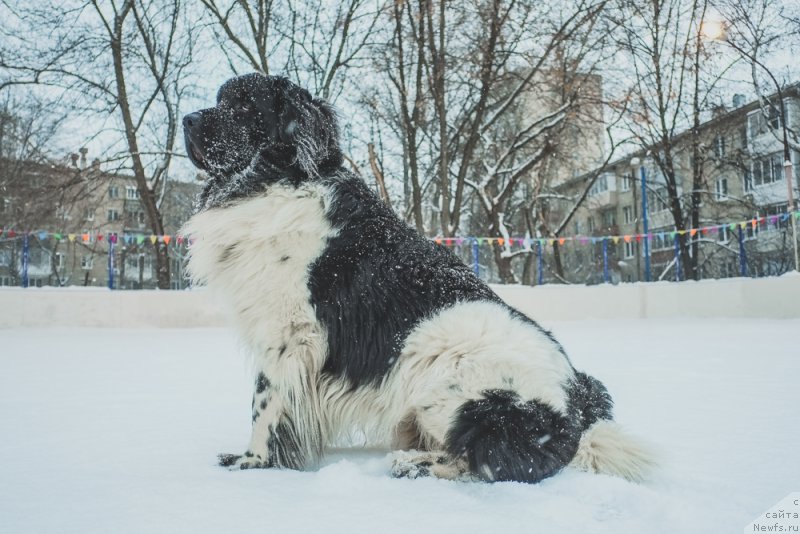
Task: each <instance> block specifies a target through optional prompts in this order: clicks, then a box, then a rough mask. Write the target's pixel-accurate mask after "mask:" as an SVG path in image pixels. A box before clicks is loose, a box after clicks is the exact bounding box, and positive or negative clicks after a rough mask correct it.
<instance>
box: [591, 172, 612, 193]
mask: <svg viewBox="0 0 800 534" xmlns="http://www.w3.org/2000/svg"><path fill="white" fill-rule="evenodd" d="M605 191H608V175H606V174H601V175H600V176H598V177H597V179H596V180H595V181H594V183H593V184H592V187H591V188H590V189H589V196H590V197H593V196H595V195H599V194H600V193H603V192H605Z"/></svg>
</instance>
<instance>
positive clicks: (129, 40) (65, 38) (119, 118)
mask: <svg viewBox="0 0 800 534" xmlns="http://www.w3.org/2000/svg"><path fill="white" fill-rule="evenodd" d="M13 15H14V16H15V17H16V21H15V24H14V28H15V33H14V38H13V40H9V46H8V47H3V48H2V51H0V69H2V70H3V71H4V72H5V73H8V76H7V77H6V78H5V79H3V80H2V82H1V83H2V85H0V87H3V86H13V85H36V86H45V87H48V88H49V91H50V92H51V93H56V94H58V95H60V96H62V97H63V98H62V101H67V100H69V101H70V102H71V104H72V107H73V109H75V110H80V111H81V112H82V113H84V114H86V115H88V116H94V117H103V116H108V117H113V118H114V119H115V121H116V122H117V123H118V124H119V125H120V126H119V127H118V128H114V130H113V135H114V139H113V142H112V143H111V145H112V146H120V145H121V146H124V149H119V148H117V149H116V153H113V152H112V153H110V154H109V157H108V158H107V159H108V160H112V161H118V162H120V167H121V168H123V169H125V170H126V171H128V172H132V174H133V176H134V177H135V179H136V184H137V188H138V191H139V195H140V197H141V203H142V205H143V207H144V210H145V212H146V214H147V219H148V221H149V226H150V229H151V231H152V232H153V233H154V234H157V235H161V234H164V223H163V217H162V213H161V204H162V202H163V199H164V192H165V191H166V183H167V181H168V176H169V169H170V165H171V163H172V158H173V156H174V154H175V153H174V149H175V141H176V137H177V132H178V128H179V122H178V121H179V120H180V119H179V117H178V107H179V104H180V101H181V98H182V97H183V96H184V94H185V91H186V87H185V83H184V82H185V78H186V76H187V67H188V66H189V64H190V61H191V57H192V56H191V53H192V46H193V44H194V37H193V32H191V31H189V23H188V19H187V13H186V8H185V6H184V5H183V3H182V2H181V0H149V1H145V0H125V1H122V2H117V1H110V2H103V3H100V2H98V1H96V0H91V1H90V2H88V3H86V2H78V1H74V2H47V3H46V4H45V3H42V2H38V3H36V4H35V5H31V6H23V7H19V9H18V10H17V11H16V12H14V13H13ZM43 35H48V36H49V38H46V39H45V38H43V37H42V36H43ZM108 134H109V132H108V131H106V132H105V135H108ZM154 247H155V252H156V271H157V277H158V287H159V288H162V289H167V288H169V280H170V275H169V269H170V265H169V258H168V255H167V247H166V245H165V244H163V243H160V242H157V243H155V244H154Z"/></svg>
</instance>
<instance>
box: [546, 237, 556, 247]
mask: <svg viewBox="0 0 800 534" xmlns="http://www.w3.org/2000/svg"><path fill="white" fill-rule="evenodd" d="M548 243H549V244H550V246H551V247H552V246H553V245H555V244H556V240H555V239H550V240H549V241H548Z"/></svg>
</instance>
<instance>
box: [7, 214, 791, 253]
mask: <svg viewBox="0 0 800 534" xmlns="http://www.w3.org/2000/svg"><path fill="white" fill-rule="evenodd" d="M790 216H794V217H795V219H799V220H800V211H795V212H792V213H783V214H780V215H768V216H763V217H754V218H752V219H747V220H744V221H737V222H732V223H726V224H716V225H711V226H702V227H700V228H692V229H689V230H679V231H678V230H673V231H666V232H651V233H648V234H623V235H605V236H585V235H577V236H569V237H558V238H536V237H508V238H502V237H436V238H432V239H433V241H435V242H436V243H438V244H440V245H447V246H453V245H463V244H465V243H469V244H478V245H483V244H487V245H493V244H495V243H496V244H498V245H500V246H503V245H509V246H513V245H520V246H522V247H525V248H528V247H530V245H532V244H536V243H538V244H539V245H545V244H549V245H550V246H553V245H554V244H555V243H556V242H557V243H558V244H559V245H564V244H565V243H567V242H577V243H579V244H582V245H587V244H590V243H592V244H595V243H600V242H603V241H611V242H613V243H614V244H617V243H619V242H620V241H623V242H626V243H630V242H632V241H635V242H641V241H642V240H643V239H648V240H650V241H652V240H653V239H656V238H658V239H662V240H663V239H665V238H666V237H670V238H672V239H675V237H676V236H678V235H685V234H689V235H690V236H691V237H695V236H696V235H697V234H700V235H702V236H706V235H708V234H710V233H712V232H717V233H721V232H724V231H725V230H726V229H728V230H736V229H737V228H741V229H742V230H745V229H747V228H748V227H750V228H752V229H753V230H757V229H759V228H760V227H764V226H766V227H769V225H773V226H774V227H776V228H777V227H778V226H779V225H780V224H781V223H784V222H786V221H787V220H789V217H790ZM26 235H27V236H35V237H37V238H38V239H39V240H40V241H44V240H46V239H49V238H54V239H55V240H56V241H61V240H65V239H66V240H67V241H69V242H70V243H74V242H79V243H99V242H102V241H104V240H105V241H108V242H109V243H113V244H118V243H119V244H123V243H124V244H126V245H134V244H135V245H142V244H144V243H146V242H150V244H152V245H155V244H156V243H163V244H164V245H170V244H174V245H178V246H180V245H184V244H186V245H191V244H192V242H193V239H192V238H191V237H189V236H184V235H179V234H176V235H144V234H122V235H119V234H116V233H100V232H83V233H60V232H49V231H44V230H42V231H37V232H18V231H16V230H14V229H10V228H9V229H5V228H0V238H7V239H14V238H17V237H24V236H26Z"/></svg>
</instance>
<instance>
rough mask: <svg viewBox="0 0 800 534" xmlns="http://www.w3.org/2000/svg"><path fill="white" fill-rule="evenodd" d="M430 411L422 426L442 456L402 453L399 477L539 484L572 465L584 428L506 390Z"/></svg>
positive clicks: (396, 465)
mask: <svg viewBox="0 0 800 534" xmlns="http://www.w3.org/2000/svg"><path fill="white" fill-rule="evenodd" d="M426 408H427V410H425V411H423V412H422V413H421V414H419V416H418V418H417V422H418V423H417V424H418V425H419V428H420V431H421V435H422V436H429V437H428V439H429V440H433V441H434V442H435V441H438V442H439V443H441V445H440V446H439V447H438V449H439V452H426V453H416V452H409V453H405V454H400V455H398V458H397V459H396V460H395V462H394V465H393V467H392V474H393V475H394V476H400V477H409V478H417V477H419V476H428V475H431V476H437V477H440V478H447V479H462V480H464V479H470V478H478V479H481V480H485V481H503V480H512V481H518V482H531V483H532V482H538V481H540V480H542V479H544V478H547V477H549V476H552V475H554V474H556V473H557V472H559V471H560V470H561V469H563V468H564V467H566V466H567V465H568V464H569V463H570V461H571V460H572V458H573V457H574V456H575V453H576V451H577V450H578V444H579V442H580V438H581V432H582V430H583V428H582V427H581V425H580V424H579V421H578V420H577V419H576V418H573V417H569V416H567V415H565V414H562V413H560V412H559V411H557V410H555V409H553V408H552V407H551V406H550V405H548V404H547V403H544V402H542V401H539V400H523V399H522V398H521V397H520V396H519V394H518V393H516V392H515V391H512V390H506V389H492V390H486V391H484V392H483V393H482V394H481V396H480V397H478V398H474V399H469V400H466V401H462V402H460V403H457V404H453V403H452V401H445V402H442V403H441V404H435V405H431V406H426ZM426 430H427V431H428V432H427V433H426ZM423 439H424V438H423ZM431 450H434V451H435V450H436V448H434V447H432V448H431Z"/></svg>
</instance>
